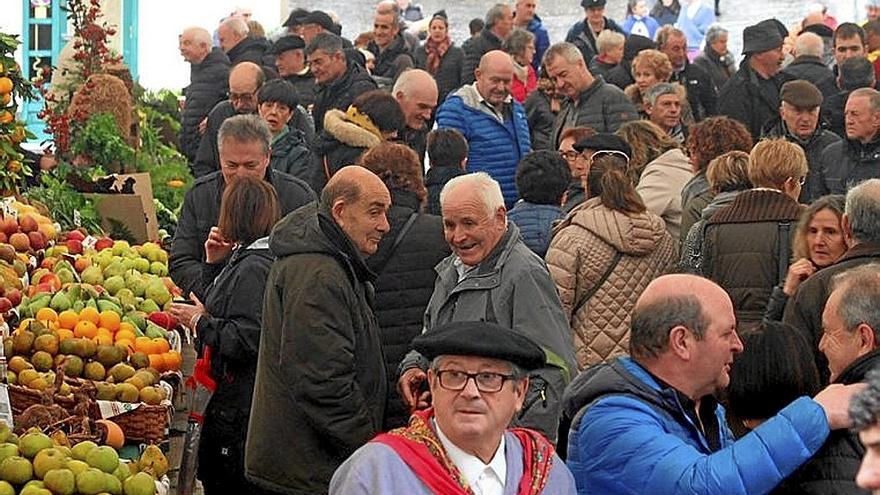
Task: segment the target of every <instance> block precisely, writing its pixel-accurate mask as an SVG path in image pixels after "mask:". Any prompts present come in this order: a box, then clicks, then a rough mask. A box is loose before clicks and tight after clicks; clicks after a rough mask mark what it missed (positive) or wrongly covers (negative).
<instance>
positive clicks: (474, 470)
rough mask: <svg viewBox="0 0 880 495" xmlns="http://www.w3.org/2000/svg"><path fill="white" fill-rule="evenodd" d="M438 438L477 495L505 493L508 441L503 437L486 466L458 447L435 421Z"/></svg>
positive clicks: (499, 494)
mask: <svg viewBox="0 0 880 495" xmlns="http://www.w3.org/2000/svg"><path fill="white" fill-rule="evenodd" d="M434 428H435V429H436V430H437V438H439V439H440V443H441V444H443V448H444V449H445V450H446V453H447V454H449V459H450V460H451V461H452V462H453V463H454V464H455V465H456V466H457V467H458V469H459V470H460V471H461V474H462V476H464V479H465V481H467V483H468V485H470V487H471V489H472V490H473V491H474V493H475V494H476V495H495V494H498V495H501V494H502V493H504V482H505V480H506V479H507V458H506V457H505V449H506V444H505V442H506V439H505V436H504V435H501V442H500V443H499V444H498V448H497V449H495V455H494V456H493V457H492V460H491V461H489V464H484V463H483V461H481V460H480V459H479V458H478V457H476V456H473V455H471V454H468V453H467V452H465V451H463V450H461V449H460V448H458V447H456V446H455V444H454V443H452V441H451V440H449V438H447V437H446V435H444V434H443V431H442V430H441V429H440V425H438V424H437V422H436V421H434Z"/></svg>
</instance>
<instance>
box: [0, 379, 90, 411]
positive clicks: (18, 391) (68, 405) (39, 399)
mask: <svg viewBox="0 0 880 495" xmlns="http://www.w3.org/2000/svg"><path fill="white" fill-rule="evenodd" d="M7 387H8V390H9V402H10V405H11V406H12V414H13V415H14V416H18V415H19V414H21V413H22V412H24V410H25V409H27V408H29V407H31V406H33V405H35V404H42V403H43V392H41V391H39V390H34V389H31V388H27V387H23V386H21V385H7ZM53 402H54V403H55V404H58V405H59V406H61V407H63V408H64V409H65V410H66V411H67V412H69V413H71V414H72V413H73V408H74V406H76V400H75V399H74V398H73V397H66V396H63V395H58V394H56V395H55V397H54V398H53Z"/></svg>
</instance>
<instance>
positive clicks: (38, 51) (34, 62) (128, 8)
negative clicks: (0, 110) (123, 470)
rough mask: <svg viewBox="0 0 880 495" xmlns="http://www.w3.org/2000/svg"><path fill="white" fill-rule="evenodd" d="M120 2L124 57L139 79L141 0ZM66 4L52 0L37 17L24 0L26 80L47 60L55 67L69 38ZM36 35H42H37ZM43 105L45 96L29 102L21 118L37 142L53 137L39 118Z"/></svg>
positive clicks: (35, 74)
mask: <svg viewBox="0 0 880 495" xmlns="http://www.w3.org/2000/svg"><path fill="white" fill-rule="evenodd" d="M120 1H121V2H122V26H118V27H117V29H118V31H119V33H120V36H122V40H121V41H122V57H123V60H124V61H125V63H126V64H127V65H128V67H129V69H130V70H131V76H132V78H133V79H134V80H137V77H138V1H139V0H120ZM66 4H67V1H66V0H52V1H51V5H50V6H48V7H46V9H47V11H46V14H47V15H46V17H44V18H34V17H33V15H32V14H33V13H32V12H31V0H22V29H21V42H22V43H21V52H22V74H23V75H24V77H25V78H26V79H28V80H33V79H34V78H35V77H36V76H37V75H38V71H39V70H40V67H41V66H42V65H45V64H47V63H48V64H49V65H51V66H52V67H55V66H57V65H58V59H59V57H60V54H61V49H62V48H63V47H64V45H65V43H67V41H68V39H69V38H70V37H69V35H68V34H67V12H65V11H64V10H63V9H62V5H66ZM46 26H50V28H49V29H50V31H49V33H50V34H49V36H50V40H49V42H48V47H47V46H45V45H46V43H45V42H43V40H42V39H41V38H43V37H45V33H46ZM34 35H37V36H38V37H40V38H35V37H34ZM32 43H33V44H34V46H33V49H32V47H31V45H32ZM37 43H39V44H37ZM42 108H43V100H42V98H37V99H36V100H34V101H31V102H27V103H25V104H24V105H23V107H22V118H23V119H24V121H25V122H26V123H27V126H28V129H29V130H30V131H31V132H33V133H34V134H35V135H36V136H37V142H43V141H45V140H48V139H51V136H50V135H48V134H46V132H45V127H46V126H45V124H44V123H43V121H42V120H40V119H39V118H38V117H37V114H39V112H40V110H41V109H42Z"/></svg>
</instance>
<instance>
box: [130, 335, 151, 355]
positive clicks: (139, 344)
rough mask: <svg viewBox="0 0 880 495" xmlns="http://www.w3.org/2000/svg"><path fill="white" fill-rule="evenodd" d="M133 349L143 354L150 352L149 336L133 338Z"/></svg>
mask: <svg viewBox="0 0 880 495" xmlns="http://www.w3.org/2000/svg"><path fill="white" fill-rule="evenodd" d="M134 349H135V350H136V351H138V352H143V353H144V354H152V353H153V341H152V340H150V338H149V337H138V338H136V339H134Z"/></svg>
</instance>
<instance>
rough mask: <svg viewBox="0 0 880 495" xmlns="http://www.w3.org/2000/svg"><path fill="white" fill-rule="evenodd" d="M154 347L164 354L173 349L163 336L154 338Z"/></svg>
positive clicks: (157, 351)
mask: <svg viewBox="0 0 880 495" xmlns="http://www.w3.org/2000/svg"><path fill="white" fill-rule="evenodd" d="M153 349H155V352H156V354H162V353H165V352H168V351H170V350H171V344H169V343H168V341H167V340H165V339H163V338H162V337H156V338H155V339H153Z"/></svg>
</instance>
